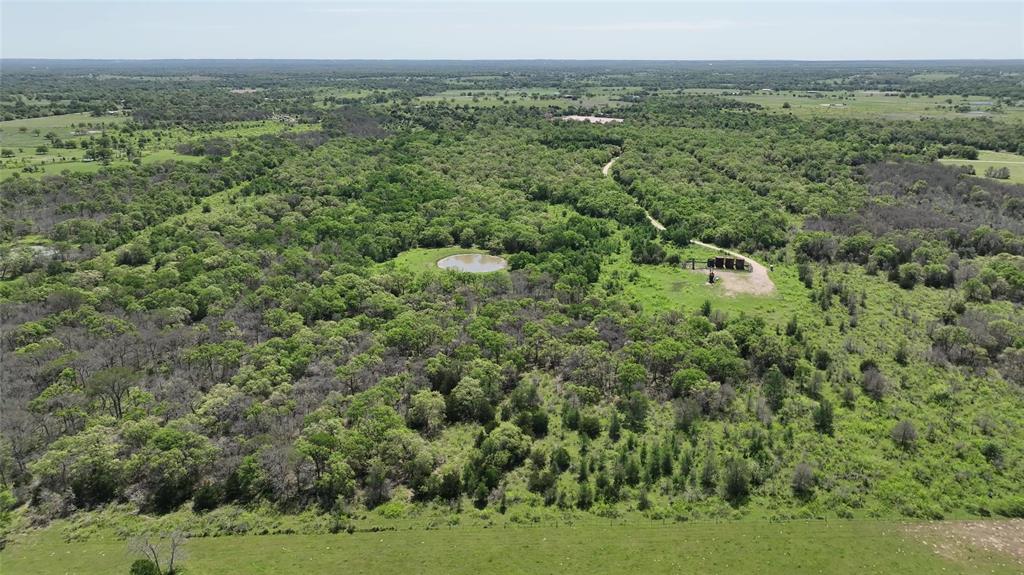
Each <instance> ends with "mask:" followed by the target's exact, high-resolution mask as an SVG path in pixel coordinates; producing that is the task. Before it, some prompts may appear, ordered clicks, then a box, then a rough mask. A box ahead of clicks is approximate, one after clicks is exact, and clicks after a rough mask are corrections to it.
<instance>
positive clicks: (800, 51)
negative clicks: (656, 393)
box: [0, 0, 1024, 60]
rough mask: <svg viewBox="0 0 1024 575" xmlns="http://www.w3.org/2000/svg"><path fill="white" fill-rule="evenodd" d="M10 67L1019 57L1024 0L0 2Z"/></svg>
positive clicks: (1022, 54)
mask: <svg viewBox="0 0 1024 575" xmlns="http://www.w3.org/2000/svg"><path fill="white" fill-rule="evenodd" d="M0 32H2V34H0V36H2V37H0V57H3V58H60V59H71V58H100V59H157V58H260V59H262V58H280V59H291V58H300V59H615V60H634V59H650V60H729V59H743V60H773V59H782V60H892V59H989V58H992V59H1022V58H1024V1H1022V0H1017V1H1013V2H985V1H974V2H968V1H959V2H946V1H935V0H916V1H905V2H886V1H883V0H858V1H843V0H818V1H811V0H804V1H798V2H777V1H767V0H764V1H729V0H726V1H717V2H707V1H704V2H690V1H676V2H625V1H621V0H619V1H596V2H584V1H567V2H542V1H539V0H538V1H521V2H494V1H487V0H478V1H463V2H432V1H406V2H390V1H379V2H336V1H328V0H324V1H314V2H280V1H277V2H275V1H261V0H248V1H243V0H223V1H218V2H211V1H201V0H178V1H163V2H153V1H145V0H143V1H119V2H110V1H106V2H89V1H74V0H64V1H53V0H34V1H24V0H21V1H18V0H0Z"/></svg>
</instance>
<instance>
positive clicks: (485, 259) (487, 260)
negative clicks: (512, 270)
mask: <svg viewBox="0 0 1024 575" xmlns="http://www.w3.org/2000/svg"><path fill="white" fill-rule="evenodd" d="M437 267H439V268H441V269H445V270H458V271H460V272H469V273H473V274H480V273H486V272H496V271H498V270H503V269H505V268H506V267H508V262H506V261H505V258H499V257H498V256H492V255H488V254H455V255H454V256H448V257H446V258H444V259H442V260H440V261H438V262H437Z"/></svg>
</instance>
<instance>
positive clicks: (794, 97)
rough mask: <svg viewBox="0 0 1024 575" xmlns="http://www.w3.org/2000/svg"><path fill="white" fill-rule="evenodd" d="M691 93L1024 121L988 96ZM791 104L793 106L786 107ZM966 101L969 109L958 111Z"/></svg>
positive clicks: (799, 109) (804, 113)
mask: <svg viewBox="0 0 1024 575" xmlns="http://www.w3.org/2000/svg"><path fill="white" fill-rule="evenodd" d="M687 91H688V92H691V93H704V94H721V95H725V96H729V97H732V98H735V99H737V100H741V101H744V102H752V103H754V104H760V105H761V106H764V107H765V108H767V109H768V110H772V111H777V112H781V113H792V114H794V115H796V116H801V117H820V116H828V117H836V118H870V117H878V116H881V117H884V118H887V119H893V120H917V119H919V118H973V117H986V118H992V119H993V120H1000V121H1024V107H1021V106H1010V107H1006V106H1004V107H1002V108H997V107H995V106H993V105H992V103H993V98H990V97H988V96H968V97H966V98H965V97H962V96H920V97H917V98H914V97H910V96H907V97H905V98H901V97H900V96H898V95H886V94H882V93H878V92H859V91H858V92H819V93H809V92H763V93H753V94H746V93H744V94H736V95H733V94H730V93H729V92H728V91H725V90H709V89H707V90H706V89H696V90H687ZM785 104H789V108H784V107H783V106H784V105H785ZM958 105H966V106H967V111H957V110H956V109H955V107H956V106H958Z"/></svg>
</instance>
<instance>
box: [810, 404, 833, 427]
mask: <svg viewBox="0 0 1024 575" xmlns="http://www.w3.org/2000/svg"><path fill="white" fill-rule="evenodd" d="M832 419H833V410H832V403H830V402H829V401H828V400H827V399H823V400H821V403H819V404H818V408H817V409H815V410H814V427H815V429H817V430H818V432H819V433H823V434H825V435H832V431H833V425H832Z"/></svg>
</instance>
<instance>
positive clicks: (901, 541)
mask: <svg viewBox="0 0 1024 575" xmlns="http://www.w3.org/2000/svg"><path fill="white" fill-rule="evenodd" d="M909 527H911V525H908V524H903V523H891V522H881V521H877V522H876V521H839V522H824V521H809V522H789V523H765V522H726V523H710V522H707V523H705V522H695V523H672V522H665V523H658V522H648V523H644V524H629V525H620V524H616V522H614V521H608V523H607V524H603V523H595V524H586V525H576V526H573V525H561V526H557V527H556V526H537V527H511V526H505V527H497V526H496V527H492V528H487V529H485V528H472V527H458V526H457V527H454V528H448V527H442V528H439V529H433V530H419V529H416V530H409V529H405V530H396V531H383V532H356V533H353V534H347V533H344V532H342V533H339V534H336V535H265V536H224V537H209V538H196V539H192V540H190V541H188V542H187V543H186V545H185V559H184V561H183V562H182V563H180V565H182V566H183V567H184V568H185V570H184V573H186V574H188V575H221V574H224V575H226V574H229V573H230V574H235V573H247V574H250V575H261V574H267V575H270V574H272V575H292V574H296V575H298V574H306V573H346V574H348V573H351V574H361V573H365V574H386V573H395V574H403V575H404V574H413V573H420V574H432V573H438V574H441V573H443V574H446V575H447V574H459V573H467V574H478V573H588V574H590V573H649V574H657V573H671V574H674V575H675V574H701V575H714V574H728V575H743V574H748V573H749V574H756V573H768V572H771V573H790V574H795V575H799V574H804V573H808V574H809V573H814V574H817V573H828V574H831V575H845V574H857V575H860V574H866V573H878V574H884V573H900V574H902V575H932V574H935V573H948V574H964V575H969V574H982V573H985V574H995V575H1004V574H1005V575H1010V574H1016V573H1020V568H1021V566H1020V564H1018V563H1014V560H1013V559H1012V558H1010V557H1008V556H1001V555H996V554H993V553H991V552H986V551H981V550H978V549H976V548H973V547H967V546H963V547H951V548H950V549H949V550H948V551H947V552H944V553H943V554H939V553H937V552H936V551H935V550H934V548H933V547H932V545H930V543H931V541H927V540H920V539H919V538H920V537H921V536H919V535H912V534H911V532H910V530H909ZM134 557H135V556H133V555H132V554H131V553H130V552H129V551H128V546H127V544H126V543H125V542H124V541H123V540H120V539H117V538H114V537H108V538H96V539H91V540H88V541H85V542H71V543H67V542H65V541H64V540H63V538H62V537H61V536H60V533H59V532H58V531H57V530H55V529H53V528H50V529H47V530H44V531H41V532H34V533H31V534H29V535H26V536H21V537H19V538H18V539H17V540H16V541H14V542H12V543H10V544H9V545H8V546H7V548H6V549H5V550H4V551H3V552H2V553H0V561H2V570H3V571H4V572H5V573H18V574H19V575H36V574H39V575H43V574H47V575H48V574H52V573H63V574H68V575H91V574H96V575H99V574H103V575H110V574H116V573H127V572H128V567H129V565H130V564H131V561H132V560H133V559H134Z"/></svg>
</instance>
